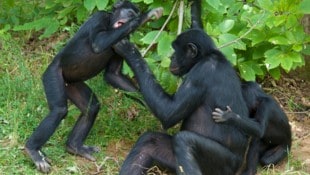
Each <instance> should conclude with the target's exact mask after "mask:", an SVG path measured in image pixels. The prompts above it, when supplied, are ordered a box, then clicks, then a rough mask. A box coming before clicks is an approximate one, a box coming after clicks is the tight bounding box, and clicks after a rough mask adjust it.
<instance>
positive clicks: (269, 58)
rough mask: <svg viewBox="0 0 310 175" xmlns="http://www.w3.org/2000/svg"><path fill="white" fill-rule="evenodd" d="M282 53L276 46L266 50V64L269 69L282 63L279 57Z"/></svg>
mask: <svg viewBox="0 0 310 175" xmlns="http://www.w3.org/2000/svg"><path fill="white" fill-rule="evenodd" d="M281 54H282V52H281V51H280V50H278V49H275V48H273V49H270V50H268V51H266V52H265V57H266V60H265V64H266V68H267V69H268V70H270V69H274V68H276V67H278V66H279V65H280V63H281V61H280V59H279V55H281Z"/></svg>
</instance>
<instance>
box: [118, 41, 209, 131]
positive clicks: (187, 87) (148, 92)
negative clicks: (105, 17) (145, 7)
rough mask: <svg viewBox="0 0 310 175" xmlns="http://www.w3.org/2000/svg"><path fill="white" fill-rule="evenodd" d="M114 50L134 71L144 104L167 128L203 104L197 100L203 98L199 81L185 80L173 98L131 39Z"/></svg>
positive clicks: (120, 43) (121, 42) (119, 44)
mask: <svg viewBox="0 0 310 175" xmlns="http://www.w3.org/2000/svg"><path fill="white" fill-rule="evenodd" d="M114 49H115V51H116V52H117V53H118V54H119V55H121V56H122V57H123V58H125V59H126V61H127V63H128V65H129V66H130V67H131V68H132V70H133V72H134V74H135V77H136V78H137V81H138V84H139V86H140V91H141V93H142V95H143V97H144V99H145V102H146V103H147V105H148V106H149V108H150V110H151V111H152V112H153V113H154V114H155V116H156V117H157V118H158V119H159V120H160V121H161V122H162V124H163V126H164V128H169V127H171V126H173V125H175V124H176V123H178V122H179V121H181V120H183V119H184V118H186V117H187V116H189V115H190V114H191V113H192V112H193V111H194V110H195V109H196V108H197V106H198V104H200V103H201V102H200V101H199V100H197V99H202V98H201V96H202V94H203V92H202V91H201V90H198V88H199V87H200V85H199V82H194V81H195V80H193V81H192V80H189V79H186V80H185V81H184V82H183V84H182V85H181V86H180V88H179V89H178V91H177V92H176V93H175V94H174V95H169V94H168V93H166V92H165V91H164V90H163V88H162V87H161V86H160V85H159V84H158V82H157V81H156V79H155V77H154V75H153V73H152V72H151V70H150V69H149V67H148V65H147V64H146V62H145V61H144V60H143V59H142V57H141V54H140V53H139V51H138V50H137V49H136V48H135V46H134V45H132V44H131V43H129V41H128V40H122V41H120V42H119V43H117V44H116V45H115V46H114ZM198 97H199V98H198Z"/></svg>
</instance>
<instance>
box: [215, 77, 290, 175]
mask: <svg viewBox="0 0 310 175" xmlns="http://www.w3.org/2000/svg"><path fill="white" fill-rule="evenodd" d="M242 91H243V96H244V99H245V101H246V103H247V106H248V108H249V111H250V118H242V117H240V115H239V114H237V113H235V112H234V111H233V110H232V109H230V107H229V106H228V107H227V108H228V109H227V110H226V111H223V110H222V109H219V108H217V109H215V112H213V118H214V120H215V121H216V122H219V123H225V124H231V125H234V126H236V127H238V128H239V129H240V130H243V131H244V132H247V133H248V134H249V135H252V136H253V141H252V143H251V146H250V149H249V153H248V156H247V168H246V170H245V171H244V174H253V175H254V174H256V166H257V164H258V163H260V164H261V165H263V166H265V165H270V164H277V163H279V162H280V161H281V160H283V159H284V158H285V157H287V155H288V151H289V150H290V148H291V143H292V133H291V127H290V125H289V121H288V118H287V116H286V115H285V113H284V112H283V110H282V109H281V107H280V106H279V105H278V103H277V102H276V101H275V100H274V99H273V98H272V97H271V96H270V95H268V94H266V93H265V92H264V91H263V90H262V89H261V88H260V87H259V85H258V84H257V83H255V82H244V83H243V84H242Z"/></svg>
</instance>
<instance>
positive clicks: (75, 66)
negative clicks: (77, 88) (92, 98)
mask: <svg viewBox="0 0 310 175" xmlns="http://www.w3.org/2000/svg"><path fill="white" fill-rule="evenodd" d="M113 55H114V54H113V51H112V50H109V51H105V52H104V53H102V54H90V55H79V56H78V57H75V58H74V57H73V56H71V57H70V58H72V59H74V60H73V61H72V60H69V61H68V59H67V60H65V61H62V62H61V68H62V73H63V76H64V79H65V81H66V82H68V83H71V82H79V81H85V80H87V79H90V78H92V77H94V76H96V75H97V74H98V73H100V72H102V71H103V69H105V68H106V66H107V63H108V62H109V60H110V59H113V58H112V57H113Z"/></svg>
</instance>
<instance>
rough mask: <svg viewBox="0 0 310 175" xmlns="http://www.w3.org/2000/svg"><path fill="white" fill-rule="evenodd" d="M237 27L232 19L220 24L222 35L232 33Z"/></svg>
mask: <svg viewBox="0 0 310 175" xmlns="http://www.w3.org/2000/svg"><path fill="white" fill-rule="evenodd" d="M234 25H235V21H234V20H232V19H227V20H225V21H223V22H222V23H220V25H219V28H220V31H221V32H222V33H226V32H228V31H230V30H231V29H232V28H233V27H234Z"/></svg>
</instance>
